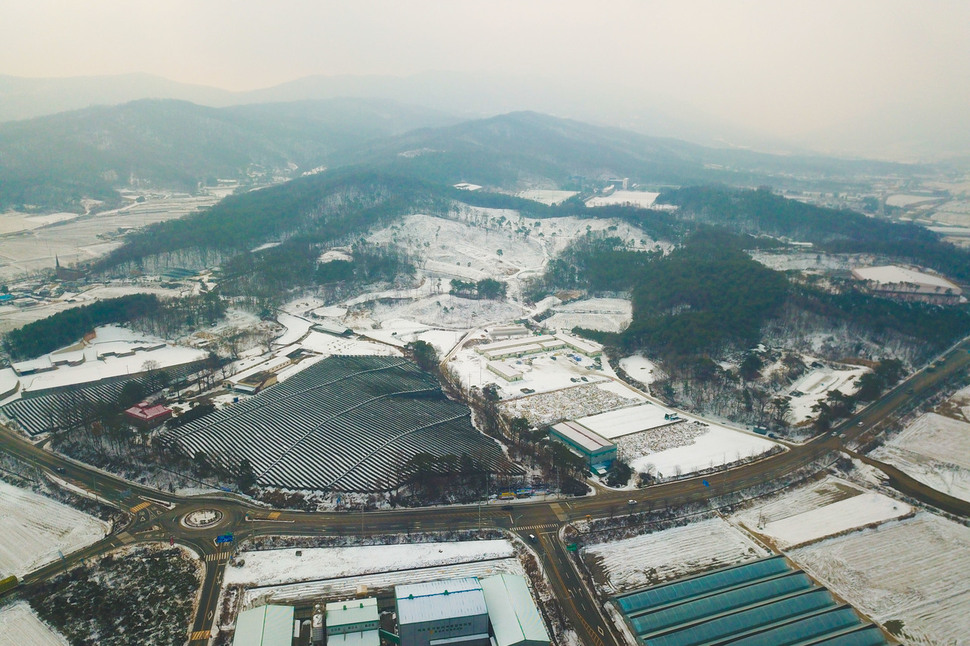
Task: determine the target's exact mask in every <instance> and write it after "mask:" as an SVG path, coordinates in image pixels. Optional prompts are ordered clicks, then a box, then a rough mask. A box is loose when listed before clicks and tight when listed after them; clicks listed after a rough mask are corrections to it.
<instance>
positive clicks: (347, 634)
mask: <svg viewBox="0 0 970 646" xmlns="http://www.w3.org/2000/svg"><path fill="white" fill-rule="evenodd" d="M326 611H327V643H328V644H340V645H341V646H380V643H381V638H380V635H379V634H378V632H377V631H378V629H379V628H380V623H381V621H380V615H379V614H378V612H377V599H376V598H375V597H366V598H364V599H353V600H350V601H335V602H333V603H328V604H327V606H326Z"/></svg>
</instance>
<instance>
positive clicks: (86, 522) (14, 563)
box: [0, 481, 108, 578]
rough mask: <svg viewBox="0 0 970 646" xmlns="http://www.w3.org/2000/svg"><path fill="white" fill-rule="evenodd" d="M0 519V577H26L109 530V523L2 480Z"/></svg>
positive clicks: (96, 539)
mask: <svg viewBox="0 0 970 646" xmlns="http://www.w3.org/2000/svg"><path fill="white" fill-rule="evenodd" d="M0 521H2V524H3V531H2V532H0V578H2V577H3V576H7V575H10V574H14V575H16V576H23V575H24V574H26V573H28V572H31V571H33V570H36V569H37V568H39V567H40V566H42V565H45V564H47V563H50V562H51V561H54V560H56V559H57V558H59V555H58V552H61V553H63V554H65V555H66V554H69V553H71V552H74V551H75V550H78V549H80V548H82V547H84V546H85V545H89V544H91V543H94V542H95V541H98V540H100V539H101V538H103V537H104V536H105V534H107V533H108V525H107V523H104V522H102V521H100V520H98V519H96V518H94V517H92V516H88V515H87V514H85V513H82V512H80V511H77V510H76V509H72V508H71V507H68V506H67V505H64V504H62V503H59V502H57V501H55V500H51V499H50V498H45V497H44V496H41V495H40V494H36V493H34V492H32V491H27V490H25V489H20V488H18V487H15V486H13V485H11V484H8V483H6V482H3V481H0Z"/></svg>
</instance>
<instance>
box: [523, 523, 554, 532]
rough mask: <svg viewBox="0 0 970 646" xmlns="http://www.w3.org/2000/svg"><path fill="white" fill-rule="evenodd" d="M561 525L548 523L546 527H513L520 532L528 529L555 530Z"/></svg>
mask: <svg viewBox="0 0 970 646" xmlns="http://www.w3.org/2000/svg"><path fill="white" fill-rule="evenodd" d="M557 527H559V525H557V524H556V523H546V524H545V525H522V526H521V527H513V528H512V530H513V531H516V532H519V531H523V530H526V529H531V530H536V529H553V528H557Z"/></svg>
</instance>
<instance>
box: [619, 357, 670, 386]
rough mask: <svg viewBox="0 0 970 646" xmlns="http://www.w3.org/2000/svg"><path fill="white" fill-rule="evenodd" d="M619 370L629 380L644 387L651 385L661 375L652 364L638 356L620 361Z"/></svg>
mask: <svg viewBox="0 0 970 646" xmlns="http://www.w3.org/2000/svg"><path fill="white" fill-rule="evenodd" d="M620 368H622V369H623V372H625V373H626V374H628V375H630V377H631V378H633V379H636V380H637V381H639V382H640V383H641V384H646V385H649V384H652V383H653V382H654V381H655V380H656V379H657V377H658V375H660V374H662V373H661V371H660V369H659V368H657V365H656V364H655V363H654V362H652V361H650V359H647V358H646V357H643V356H640V355H638V354H635V355H633V356H631V357H623V358H622V359H620Z"/></svg>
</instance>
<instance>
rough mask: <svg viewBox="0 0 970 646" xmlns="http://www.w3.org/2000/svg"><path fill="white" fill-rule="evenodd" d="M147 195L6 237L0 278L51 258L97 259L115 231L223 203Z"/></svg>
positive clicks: (112, 245)
mask: <svg viewBox="0 0 970 646" xmlns="http://www.w3.org/2000/svg"><path fill="white" fill-rule="evenodd" d="M146 197H147V199H146V201H145V202H142V203H133V204H130V205H128V206H126V207H124V208H121V209H117V210H115V211H105V212H104V213H98V214H91V215H85V216H80V217H75V218H73V219H71V220H69V221H62V222H57V223H56V224H57V226H51V224H52V223H50V222H47V223H45V225H44V226H41V227H39V228H33V229H30V230H26V231H22V232H20V233H12V234H10V235H7V236H5V237H4V239H3V245H2V249H0V279H2V280H5V281H6V280H10V279H12V278H14V277H16V276H18V275H20V274H23V273H26V272H33V271H37V270H39V269H49V268H52V267H53V266H54V262H55V258H56V259H58V260H60V262H61V264H62V265H72V264H74V263H75V262H79V261H85V260H91V259H92V258H97V257H99V256H102V255H104V254H106V253H108V252H110V251H112V250H114V249H116V248H117V247H119V246H121V237H120V236H118V235H117V232H118V231H119V230H127V229H134V228H138V227H143V226H146V225H148V224H152V223H154V222H162V221H164V220H172V219H175V218H181V217H184V216H185V215H188V214H189V213H192V212H194V211H196V210H198V209H202V208H206V207H209V206H212V205H213V204H215V203H216V202H218V201H219V200H220V199H222V196H221V195H199V196H191V195H181V194H169V195H159V196H146ZM59 215H60V214H59Z"/></svg>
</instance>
